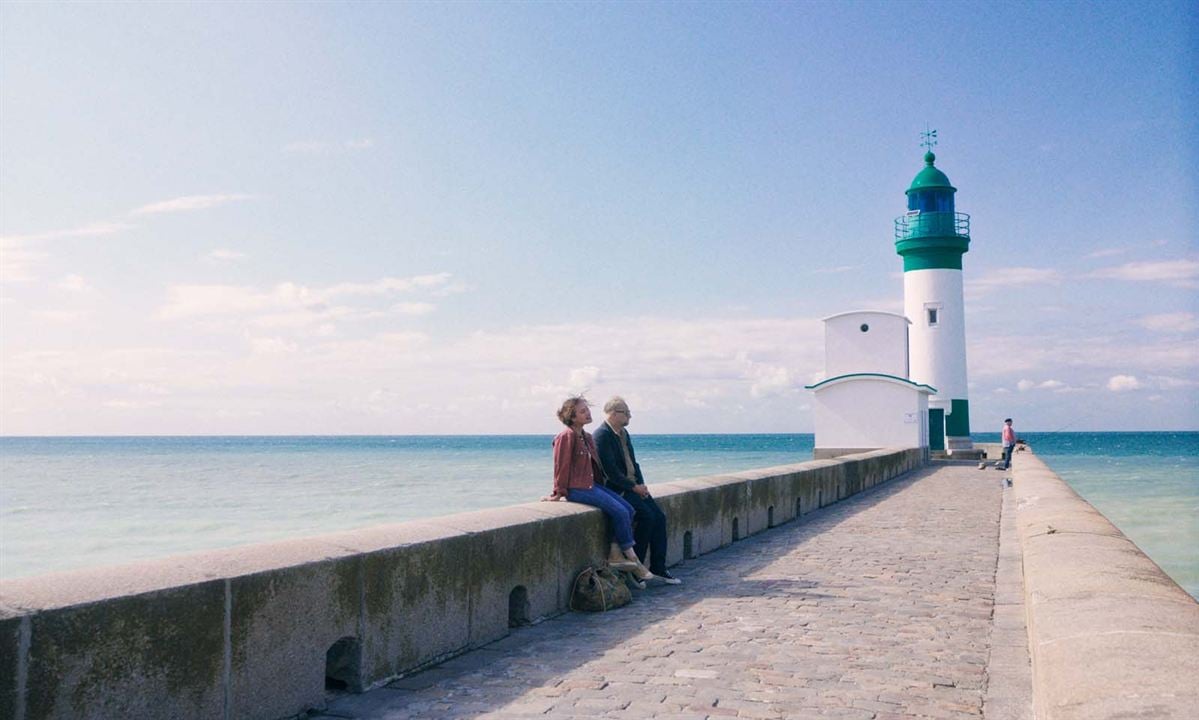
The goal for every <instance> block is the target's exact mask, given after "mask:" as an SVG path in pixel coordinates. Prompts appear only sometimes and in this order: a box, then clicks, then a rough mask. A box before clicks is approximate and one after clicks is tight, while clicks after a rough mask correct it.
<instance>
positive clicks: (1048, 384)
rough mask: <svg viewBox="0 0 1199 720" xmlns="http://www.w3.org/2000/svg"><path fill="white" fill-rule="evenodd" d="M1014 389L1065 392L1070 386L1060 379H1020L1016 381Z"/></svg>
mask: <svg viewBox="0 0 1199 720" xmlns="http://www.w3.org/2000/svg"><path fill="white" fill-rule="evenodd" d="M1016 389H1017V390H1019V391H1020V392H1022V393H1023V392H1030V391H1032V390H1049V391H1052V392H1066V391H1069V390H1071V389H1072V388H1071V387H1070V386H1069V385H1067V384H1066V383H1064V382H1062V381H1061V380H1042V381H1041V382H1035V381H1033V380H1021V381H1019V382H1018V383H1016Z"/></svg>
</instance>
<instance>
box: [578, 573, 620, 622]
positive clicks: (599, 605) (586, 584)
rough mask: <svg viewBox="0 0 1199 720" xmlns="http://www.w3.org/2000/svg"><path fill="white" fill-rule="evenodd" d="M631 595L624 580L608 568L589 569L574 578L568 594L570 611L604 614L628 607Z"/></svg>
mask: <svg viewBox="0 0 1199 720" xmlns="http://www.w3.org/2000/svg"><path fill="white" fill-rule="evenodd" d="M632 599H633V594H632V593H630V592H629V589H628V587H626V586H625V584H624V580H623V579H622V578H621V577H620V576H619V575H617V574H616V573H615V572H613V571H612V570H611V569H610V568H606V567H601V568H593V567H589V568H587V569H585V570H584V571H583V572H581V573H579V576H578V577H577V578H575V584H574V589H573V590H571V592H570V609H571V610H586V611H587V612H604V611H606V610H611V609H612V608H618V607H620V606H622V605H628V604H629V601H630V600H632Z"/></svg>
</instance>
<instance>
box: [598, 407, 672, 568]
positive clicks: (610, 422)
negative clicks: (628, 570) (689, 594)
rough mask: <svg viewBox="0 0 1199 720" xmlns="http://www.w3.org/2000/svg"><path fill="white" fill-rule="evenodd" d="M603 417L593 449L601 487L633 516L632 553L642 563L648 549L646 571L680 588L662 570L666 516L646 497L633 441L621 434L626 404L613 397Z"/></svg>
mask: <svg viewBox="0 0 1199 720" xmlns="http://www.w3.org/2000/svg"><path fill="white" fill-rule="evenodd" d="M604 414H605V415H606V416H607V419H606V420H605V421H604V424H603V425H600V426H599V427H598V428H596V431H595V436H594V437H595V447H596V451H597V452H598V453H599V459H600V464H601V465H603V467H604V475H606V476H607V479H606V481H605V484H606V485H607V487H608V489H610V490H612V491H614V492H617V493H620V495H621V497H623V498H624V499H625V500H627V501H628V502H629V504H630V505H632V506H633V510H634V511H635V512H636V516H635V517H634V526H633V542H634V545H633V550H634V551H635V552H636V553H637V557H638V558H639V559H640V560H641V562H643V563H644V562H645V554H646V550H647V549H648V551H649V557H650V562H649V571H650V572H651V573H653V574H654V575H656V576H657V577H658V578H660V579H661V580H662V581H663V582H665V583H666V584H667V585H681V584H682V583H683V581H682V580H679V579H678V578H676V577H673V576H672V575H671V574H670V573H669V572H667V570H666V514H665V513H663V512H662V509H661V508H660V507H658V503H656V502H654V499H653V497H651V496H650V494H649V488H647V487H645V478H644V477H643V476H642V475H641V466H640V465H638V464H637V455H636V453H634V452H633V441H632V439H631V438H629V433H628V432H627V431H626V430H625V428H626V427H628V424H629V420H630V419H631V418H632V417H633V414H632V413H631V412H629V404H628V403H626V402H625V401H624V398H622V397H620V396H614V397H613V398H612V399H611V400H609V401H608V402H606V403H604Z"/></svg>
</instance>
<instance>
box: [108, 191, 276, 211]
mask: <svg viewBox="0 0 1199 720" xmlns="http://www.w3.org/2000/svg"><path fill="white" fill-rule="evenodd" d="M252 197H254V196H253V195H244V194H240V193H227V194H220V195H185V196H183V197H177V198H173V199H171V200H163V201H162V202H156V203H150V204H149V205H143V206H141V207H139V208H136V209H134V210H131V211H130V212H129V214H130V215H134V216H137V215H159V214H162V213H176V212H191V211H193V210H207V209H209V208H214V207H220V206H221V205H227V204H229V203H232V202H238V201H241V200H249V199H250V198H252Z"/></svg>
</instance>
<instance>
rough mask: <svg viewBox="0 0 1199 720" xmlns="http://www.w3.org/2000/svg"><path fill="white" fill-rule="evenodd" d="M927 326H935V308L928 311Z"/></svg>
mask: <svg viewBox="0 0 1199 720" xmlns="http://www.w3.org/2000/svg"><path fill="white" fill-rule="evenodd" d="M928 324H929V327H933V326H935V325H936V324H937V309H936V308H929V309H928Z"/></svg>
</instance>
